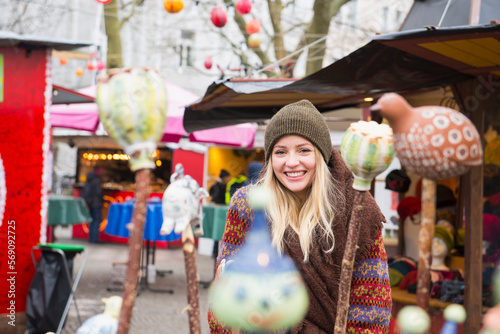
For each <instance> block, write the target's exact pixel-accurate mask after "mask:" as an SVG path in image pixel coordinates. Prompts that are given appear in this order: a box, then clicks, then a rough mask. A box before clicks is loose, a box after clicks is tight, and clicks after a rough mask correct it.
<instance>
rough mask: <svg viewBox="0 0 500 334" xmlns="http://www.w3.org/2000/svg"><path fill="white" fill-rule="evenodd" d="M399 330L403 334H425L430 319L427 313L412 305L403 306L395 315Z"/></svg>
mask: <svg viewBox="0 0 500 334" xmlns="http://www.w3.org/2000/svg"><path fill="white" fill-rule="evenodd" d="M397 320H398V325H399V328H400V329H401V330H402V331H403V333H408V334H421V333H422V334H423V333H427V331H428V330H429V328H430V325H431V319H430V317H429V315H428V314H427V312H425V311H424V310H423V309H422V308H420V307H418V306H414V305H410V306H405V307H404V308H402V309H401V311H399V313H398V315H397Z"/></svg>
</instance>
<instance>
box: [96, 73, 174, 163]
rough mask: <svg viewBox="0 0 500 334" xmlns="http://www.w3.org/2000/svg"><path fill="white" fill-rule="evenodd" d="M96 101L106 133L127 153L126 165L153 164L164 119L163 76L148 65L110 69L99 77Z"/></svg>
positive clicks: (164, 96)
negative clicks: (147, 66) (128, 158)
mask: <svg viewBox="0 0 500 334" xmlns="http://www.w3.org/2000/svg"><path fill="white" fill-rule="evenodd" d="M96 102H97V105H98V107H99V118H100V120H101V122H103V124H104V126H105V127H106V130H107V132H108V134H109V135H110V136H111V137H112V138H113V139H114V140H115V141H116V142H117V143H118V144H119V145H120V146H122V147H123V148H124V150H125V153H126V154H128V155H129V156H130V169H131V170H132V171H136V170H138V169H144V168H150V169H153V168H155V164H154V161H153V159H152V155H153V152H154V151H155V150H156V143H157V142H158V141H159V140H160V139H161V137H162V135H163V130H164V128H165V122H166V119H167V96H166V88H165V85H164V83H163V80H162V79H161V78H160V76H159V75H158V73H156V71H154V70H152V69H148V68H128V69H113V70H111V71H108V73H107V74H105V75H103V76H101V77H99V83H98V86H97V97H96Z"/></svg>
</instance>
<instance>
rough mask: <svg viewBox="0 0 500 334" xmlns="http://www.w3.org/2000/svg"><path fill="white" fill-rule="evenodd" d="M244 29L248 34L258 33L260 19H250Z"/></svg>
mask: <svg viewBox="0 0 500 334" xmlns="http://www.w3.org/2000/svg"><path fill="white" fill-rule="evenodd" d="M245 29H246V31H247V33H248V34H249V35H251V34H256V33H258V32H259V31H260V21H259V20H257V19H251V20H250V21H248V22H247V24H246V26H245Z"/></svg>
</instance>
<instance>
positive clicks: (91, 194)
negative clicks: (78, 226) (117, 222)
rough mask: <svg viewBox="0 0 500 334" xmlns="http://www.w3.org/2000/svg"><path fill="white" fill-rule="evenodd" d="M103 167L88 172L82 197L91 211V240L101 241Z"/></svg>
mask: <svg viewBox="0 0 500 334" xmlns="http://www.w3.org/2000/svg"><path fill="white" fill-rule="evenodd" d="M101 175H102V169H101V167H98V166H94V169H93V170H92V172H90V173H88V174H87V180H86V182H85V185H84V186H83V189H82V193H81V195H80V197H82V198H83V199H84V200H85V203H87V207H88V208H89V211H90V216H91V217H92V221H91V222H90V226H89V242H91V243H99V242H100V241H99V226H100V225H101V221H102V206H103V204H104V198H103V193H102V184H101V183H102V180H101Z"/></svg>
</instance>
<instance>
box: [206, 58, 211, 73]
mask: <svg viewBox="0 0 500 334" xmlns="http://www.w3.org/2000/svg"><path fill="white" fill-rule="evenodd" d="M205 68H206V69H207V70H209V69H211V68H212V57H210V56H208V57H207V58H206V59H205Z"/></svg>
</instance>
